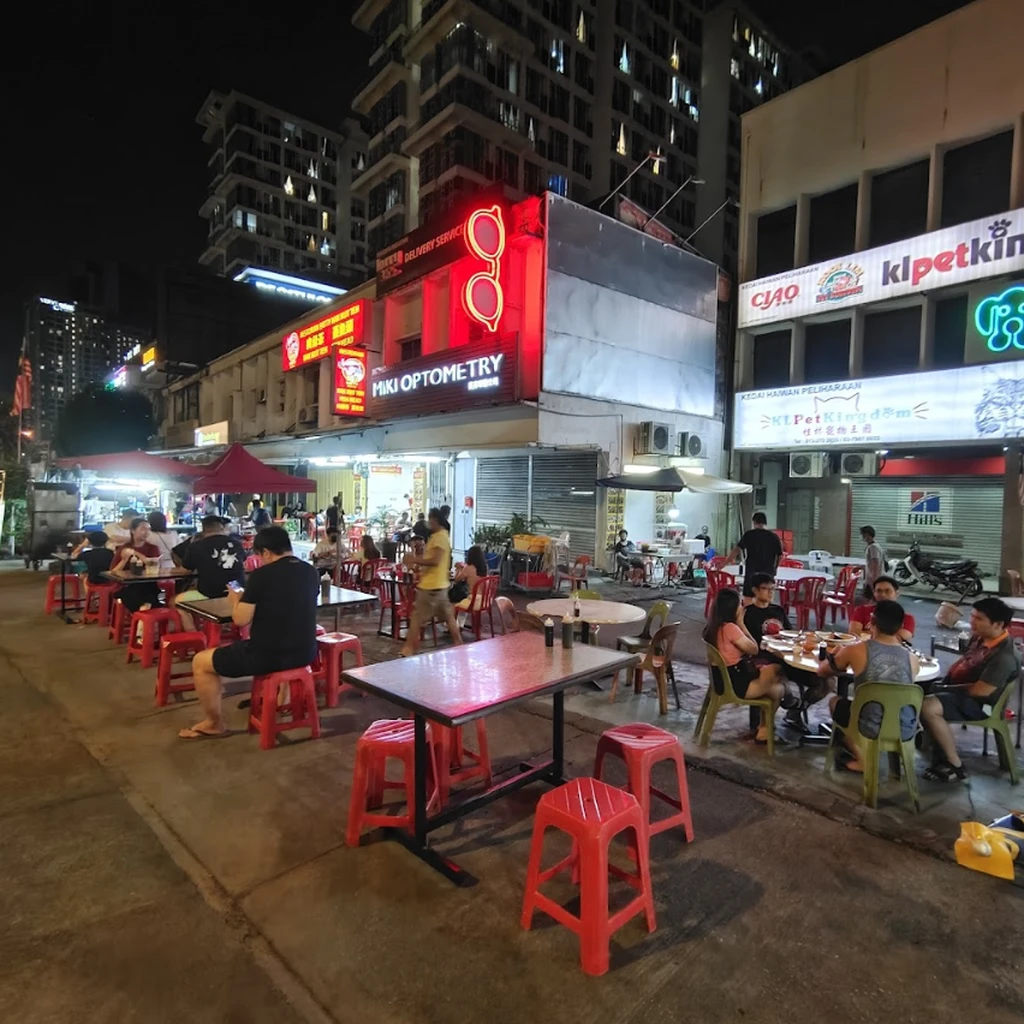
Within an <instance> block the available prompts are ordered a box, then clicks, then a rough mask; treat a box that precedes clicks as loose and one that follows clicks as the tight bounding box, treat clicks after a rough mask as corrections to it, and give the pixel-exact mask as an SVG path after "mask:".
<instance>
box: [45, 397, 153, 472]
mask: <svg viewBox="0 0 1024 1024" xmlns="http://www.w3.org/2000/svg"><path fill="white" fill-rule="evenodd" d="M154 430H155V424H154V421H153V406H152V405H151V404H150V402H149V399H148V398H147V397H146V396H145V395H144V394H143V393H142V392H141V391H132V390H128V389H125V388H115V389H110V388H106V387H104V385H102V384H89V385H88V386H87V387H86V388H85V389H84V390H82V391H80V392H78V394H77V395H75V396H74V397H73V398H72V399H71V401H69V402H68V403H67V405H65V406H64V408H63V409H62V410H61V413H60V417H59V418H58V420H57V432H56V436H55V437H54V448H55V449H56V451H57V454H58V455H61V456H64V457H67V456H73V455H104V454H106V453H107V452H127V451H134V450H135V449H136V448H145V447H146V446H147V445H148V444H149V439H150V437H151V436H152V435H153V432H154Z"/></svg>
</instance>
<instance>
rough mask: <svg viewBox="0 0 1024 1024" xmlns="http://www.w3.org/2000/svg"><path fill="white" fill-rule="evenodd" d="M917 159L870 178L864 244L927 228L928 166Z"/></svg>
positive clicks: (896, 238) (910, 235)
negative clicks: (868, 216) (869, 195)
mask: <svg viewBox="0 0 1024 1024" xmlns="http://www.w3.org/2000/svg"><path fill="white" fill-rule="evenodd" d="M929 165H930V161H928V160H918V161H917V162H916V163H913V164H907V165H906V167H897V168H896V169H895V170H892V171H886V172H885V173H884V174H876V175H875V176H874V177H873V178H872V179H871V217H870V219H869V222H868V223H869V227H868V231H869V238H868V245H869V246H871V247H872V248H873V247H874V246H876V245H887V244H888V243H889V242H898V241H900V240H901V239H903V238H915V237H916V236H917V235H923V234H924V233H925V232H926V231H927V230H928V168H929Z"/></svg>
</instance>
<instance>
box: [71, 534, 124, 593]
mask: <svg viewBox="0 0 1024 1024" xmlns="http://www.w3.org/2000/svg"><path fill="white" fill-rule="evenodd" d="M107 539H108V538H107V535H106V534H105V533H104V532H103V531H102V530H93V531H92V533H90V534H89V535H88V536H87V537H86V538H85V540H83V541H82V543H81V544H79V545H78V547H77V548H75V550H74V551H72V552H71V557H72V559H76V560H78V561H80V562H85V567H86V569H87V570H88V572H89V583H90V584H91V585H92V586H94V587H101V586H104V585H105V584H106V585H111V581H110V580H108V579H107V578H106V577H105V576H104V575H103V574H104V573H105V572H107V571H109V569H110V567H111V566H112V565H113V564H114V552H113V551H111V550H110V548H108V547H107Z"/></svg>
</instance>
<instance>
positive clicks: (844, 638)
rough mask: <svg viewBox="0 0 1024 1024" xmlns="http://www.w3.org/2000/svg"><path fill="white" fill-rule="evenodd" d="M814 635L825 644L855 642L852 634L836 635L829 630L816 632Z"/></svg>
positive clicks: (836, 633) (833, 631)
mask: <svg viewBox="0 0 1024 1024" xmlns="http://www.w3.org/2000/svg"><path fill="white" fill-rule="evenodd" d="M814 635H815V636H816V637H817V638H818V639H819V640H824V641H825V643H827V644H852V643H855V642H856V640H857V638H856V637H855V636H854V635H853V634H852V633H838V632H836V631H835V630H829V629H819V630H816V631H815V634H814Z"/></svg>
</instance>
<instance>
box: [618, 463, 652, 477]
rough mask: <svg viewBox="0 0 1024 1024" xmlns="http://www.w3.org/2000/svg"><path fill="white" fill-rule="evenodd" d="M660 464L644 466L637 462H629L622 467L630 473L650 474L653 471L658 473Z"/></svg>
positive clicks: (625, 471)
mask: <svg viewBox="0 0 1024 1024" xmlns="http://www.w3.org/2000/svg"><path fill="white" fill-rule="evenodd" d="M658 469H659V467H658V466H642V465H640V464H638V463H635V462H630V463H627V464H626V465H625V466H623V467H622V472H623V473H630V474H632V475H634V476H649V475H650V474H651V473H657V472H658Z"/></svg>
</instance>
